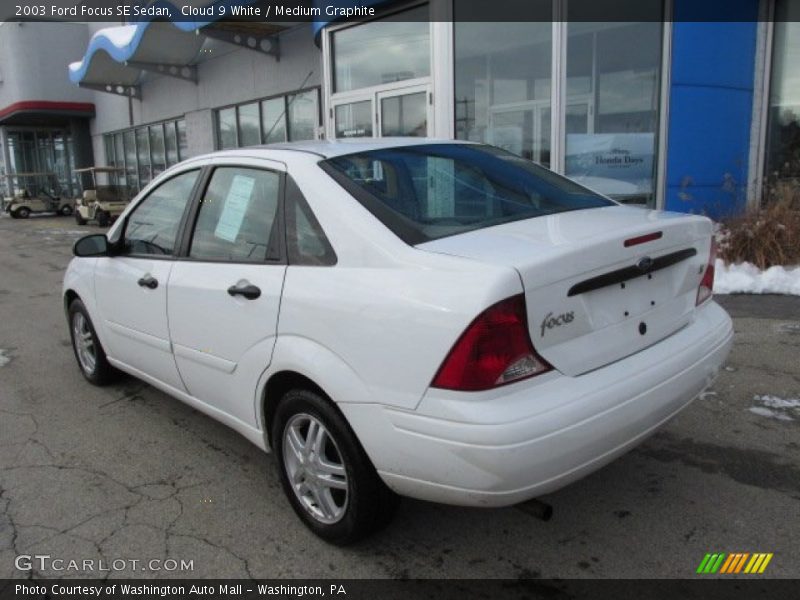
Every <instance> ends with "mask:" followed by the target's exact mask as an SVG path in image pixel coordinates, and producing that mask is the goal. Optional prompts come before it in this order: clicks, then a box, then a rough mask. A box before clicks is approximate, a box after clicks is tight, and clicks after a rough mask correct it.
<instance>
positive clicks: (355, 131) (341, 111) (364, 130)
mask: <svg viewBox="0 0 800 600" xmlns="http://www.w3.org/2000/svg"><path fill="white" fill-rule="evenodd" d="M334 116H335V119H336V137H337V138H346V137H372V101H371V100H365V101H363V102H351V103H350V104H340V105H339V106H337V107H336V108H335V109H334Z"/></svg>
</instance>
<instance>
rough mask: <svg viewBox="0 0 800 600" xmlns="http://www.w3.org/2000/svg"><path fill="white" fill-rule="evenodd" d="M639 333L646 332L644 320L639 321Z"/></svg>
mask: <svg viewBox="0 0 800 600" xmlns="http://www.w3.org/2000/svg"><path fill="white" fill-rule="evenodd" d="M639 333H641V334H642V335H644V334H645V333H647V323H645V322H644V321H642V322H641V323H639Z"/></svg>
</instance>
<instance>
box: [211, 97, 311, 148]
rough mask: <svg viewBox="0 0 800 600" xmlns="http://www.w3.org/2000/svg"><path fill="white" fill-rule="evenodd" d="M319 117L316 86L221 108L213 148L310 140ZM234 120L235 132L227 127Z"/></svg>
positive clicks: (218, 112) (218, 113)
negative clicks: (215, 144) (236, 125)
mask: <svg viewBox="0 0 800 600" xmlns="http://www.w3.org/2000/svg"><path fill="white" fill-rule="evenodd" d="M259 109H260V110H259ZM259 112H260V114H259ZM232 119H233V120H232ZM319 119H320V114H319V88H314V89H310V90H306V91H302V92H296V93H293V94H288V95H286V96H278V97H276V98H268V99H266V100H261V101H260V102H249V103H247V104H241V105H239V106H235V107H231V108H224V109H221V110H219V111H217V148H218V149H220V150H224V149H225V148H237V147H242V146H255V145H258V144H275V143H279V142H285V141H287V140H293V141H295V140H313V139H314V138H316V133H317V127H318V126H319ZM236 123H238V132H237V128H234V129H233V130H231V124H236Z"/></svg>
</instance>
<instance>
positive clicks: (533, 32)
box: [455, 1, 552, 166]
mask: <svg viewBox="0 0 800 600" xmlns="http://www.w3.org/2000/svg"><path fill="white" fill-rule="evenodd" d="M461 4H463V3H462V2H460V1H457V2H456V17H457V16H458V9H459V6H460V5H461ZM466 8H467V7H466V6H465V7H464V9H465V10H466ZM455 56H456V60H455V95H456V97H455V130H456V138H458V139H465V140H473V141H480V142H487V143H489V144H493V145H495V146H499V147H501V148H503V149H505V150H508V151H509V152H513V153H514V154H518V155H520V156H524V157H525V158H528V159H530V160H534V161H537V162H539V163H542V164H543V165H545V166H548V165H549V164H550V78H551V70H552V26H551V24H550V23H469V22H456V24H455Z"/></svg>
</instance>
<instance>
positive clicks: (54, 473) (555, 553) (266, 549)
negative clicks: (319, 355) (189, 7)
mask: <svg viewBox="0 0 800 600" xmlns="http://www.w3.org/2000/svg"><path fill="white" fill-rule="evenodd" d="M93 231H97V228H96V227H93V226H89V227H83V228H79V227H78V226H77V225H75V222H74V221H73V220H72V219H64V218H57V217H40V218H31V219H28V220H26V221H17V220H12V219H10V218H8V217H7V216H3V217H2V218H0V578H5V577H26V576H27V575H28V573H26V572H23V571H19V570H16V569H15V565H14V562H15V560H14V559H15V557H16V556H18V555H21V554H31V555H33V554H49V555H51V556H52V557H60V558H64V559H67V560H70V559H74V560H80V561H83V560H86V559H94V560H99V559H103V560H105V561H109V562H110V561H112V560H115V559H127V560H129V559H137V560H141V561H150V560H153V559H156V560H161V561H163V560H164V559H167V558H171V559H175V560H177V561H181V560H184V561H193V563H192V564H193V570H192V571H191V572H187V571H183V572H181V571H179V570H178V571H167V570H164V569H162V570H160V571H151V570H145V571H142V567H141V566H137V567H136V568H133V567H128V568H127V570H123V571H120V572H119V573H114V575H115V576H117V575H134V576H156V577H170V576H172V577H176V576H183V577H186V576H201V577H249V576H252V577H256V578H266V577H270V578H272V577H336V578H345V577H348V578H349V577H354V578H362V577H363V578H366V577H374V578H406V577H411V578H417V577H422V578H439V577H453V578H456V577H458V578H494V577H497V578H530V577H546V578H578V577H619V578H622V577H625V578H628V577H629V578H661V577H688V576H692V575H693V574H694V572H695V569H696V568H697V565H698V564H699V562H700V561H701V559H702V558H703V556H704V555H705V553H707V552H772V553H774V558H773V559H772V562H771V563H770V565H769V567H768V569H767V570H766V572H765V574H764V575H763V576H764V577H798V576H800V437H799V436H798V433H800V408H797V407H793V406H792V403H791V402H779V401H777V400H776V399H780V400H789V399H797V398H800V298H788V297H730V298H728V297H721V302H722V303H723V304H724V305H725V306H726V307H728V309H729V310H730V312H731V314H732V315H733V317H734V323H735V329H736V338H735V344H734V349H733V353H732V355H731V357H730V359H729V362H728V363H727V365H726V367H725V368H724V370H723V371H722V374H721V376H720V378H719V380H718V381H717V383H716V385H715V387H714V388H713V389H712V390H710V391H708V392H706V393H705V394H704V395H703V396H702V397H701V398H700V399H699V400H697V401H696V402H695V403H694V404H693V405H692V406H691V407H690V408H689V409H687V410H686V411H684V412H683V413H682V414H681V415H680V416H679V417H678V418H676V419H675V420H674V421H672V422H671V423H670V424H669V425H668V426H667V427H665V428H664V429H663V430H662V431H661V432H659V433H658V434H656V435H655V436H654V437H652V438H651V439H650V440H648V441H647V442H645V443H644V444H643V445H642V446H641V447H639V448H638V449H636V450H634V451H632V452H631V453H629V454H628V455H626V456H625V457H623V458H621V459H620V460H618V461H616V462H615V463H613V464H611V465H609V466H608V467H606V468H604V469H602V470H600V471H599V472H597V473H594V474H593V475H591V476H589V477H587V478H586V479H584V480H582V481H579V482H577V483H575V484H573V485H571V486H570V487H568V488H566V489H563V490H561V491H559V492H557V493H555V494H551V495H549V496H547V497H545V498H543V499H544V500H545V501H547V502H549V503H550V504H552V506H553V508H554V515H553V518H552V520H550V521H549V522H543V521H540V520H538V519H536V518H535V517H534V516H532V515H531V514H530V512H529V511H526V510H525V506H524V505H523V506H519V507H514V508H507V509H502V510H477V509H463V508H453V507H445V506H438V505H434V504H428V503H423V502H418V501H412V500H405V501H403V503H402V504H401V507H400V510H399V512H398V515H397V518H396V519H395V521H394V522H393V524H392V525H391V526H390V527H389V528H388V529H387V530H385V531H384V532H382V533H380V534H379V535H377V536H375V537H373V538H371V539H369V540H367V541H366V542H362V543H360V544H358V545H356V546H353V547H348V548H344V549H342V548H336V547H332V546H329V545H327V544H326V543H324V542H322V541H320V540H319V539H317V538H316V537H314V536H313V535H312V534H311V533H310V532H308V531H307V530H306V529H305V528H304V527H303V526H302V525H301V523H300V522H299V520H298V519H297V518H296V517H295V515H294V513H293V512H292V510H291V508H290V506H289V504H288V502H287V501H286V500H285V498H284V496H283V493H282V491H281V489H280V484H279V481H278V478H277V475H276V473H275V469H274V464H273V459H272V457H271V456H268V455H265V454H263V453H262V452H261V451H260V450H258V449H257V448H255V447H254V446H252V445H250V444H249V443H248V442H247V441H245V440H244V439H243V438H241V437H239V436H238V435H237V434H235V433H234V432H233V431H232V430H229V429H228V428H226V427H225V426H223V425H221V424H219V423H217V422H215V421H213V420H211V419H210V418H208V417H206V416H204V415H202V414H200V413H198V412H196V411H194V410H192V409H191V408H189V407H187V406H185V405H183V404H182V403H180V402H179V401H178V400H174V399H172V398H170V397H168V396H166V395H165V394H163V393H161V392H159V391H156V390H155V389H153V388H151V387H149V386H148V385H145V384H143V383H140V382H138V381H136V380H134V379H132V378H125V379H123V380H122V381H121V382H120V383H117V384H115V385H113V386H111V387H107V388H96V387H93V386H90V385H89V384H88V383H86V382H85V381H84V380H83V378H82V376H81V374H80V372H79V371H78V368H77V366H76V364H75V359H74V357H73V354H72V350H71V348H70V342H69V332H68V330H67V327H66V321H65V319H64V312H63V304H62V299H61V294H60V290H61V277H62V274H63V271H64V268H65V267H66V265H67V263H68V261H69V259H70V257H71V245H72V243H73V242H74V241H75V240H76V239H77V238H78V237H79V236H80V235H81V234H83V233H90V232H93ZM431 459H432V460H435V458H434V457H432V458H431ZM162 564H164V563H162ZM35 574H36V575H45V576H54V575H71V576H76V575H78V576H79V575H86V576H97V575H101V576H104V575H105V573H99V574H98V573H90V572H83V571H81V570H79V571H76V572H69V573H58V572H55V571H52V570H49V571H48V569H44V570H43V572H42V571H41V570H40V569H37V570H36V573H35Z"/></svg>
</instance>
